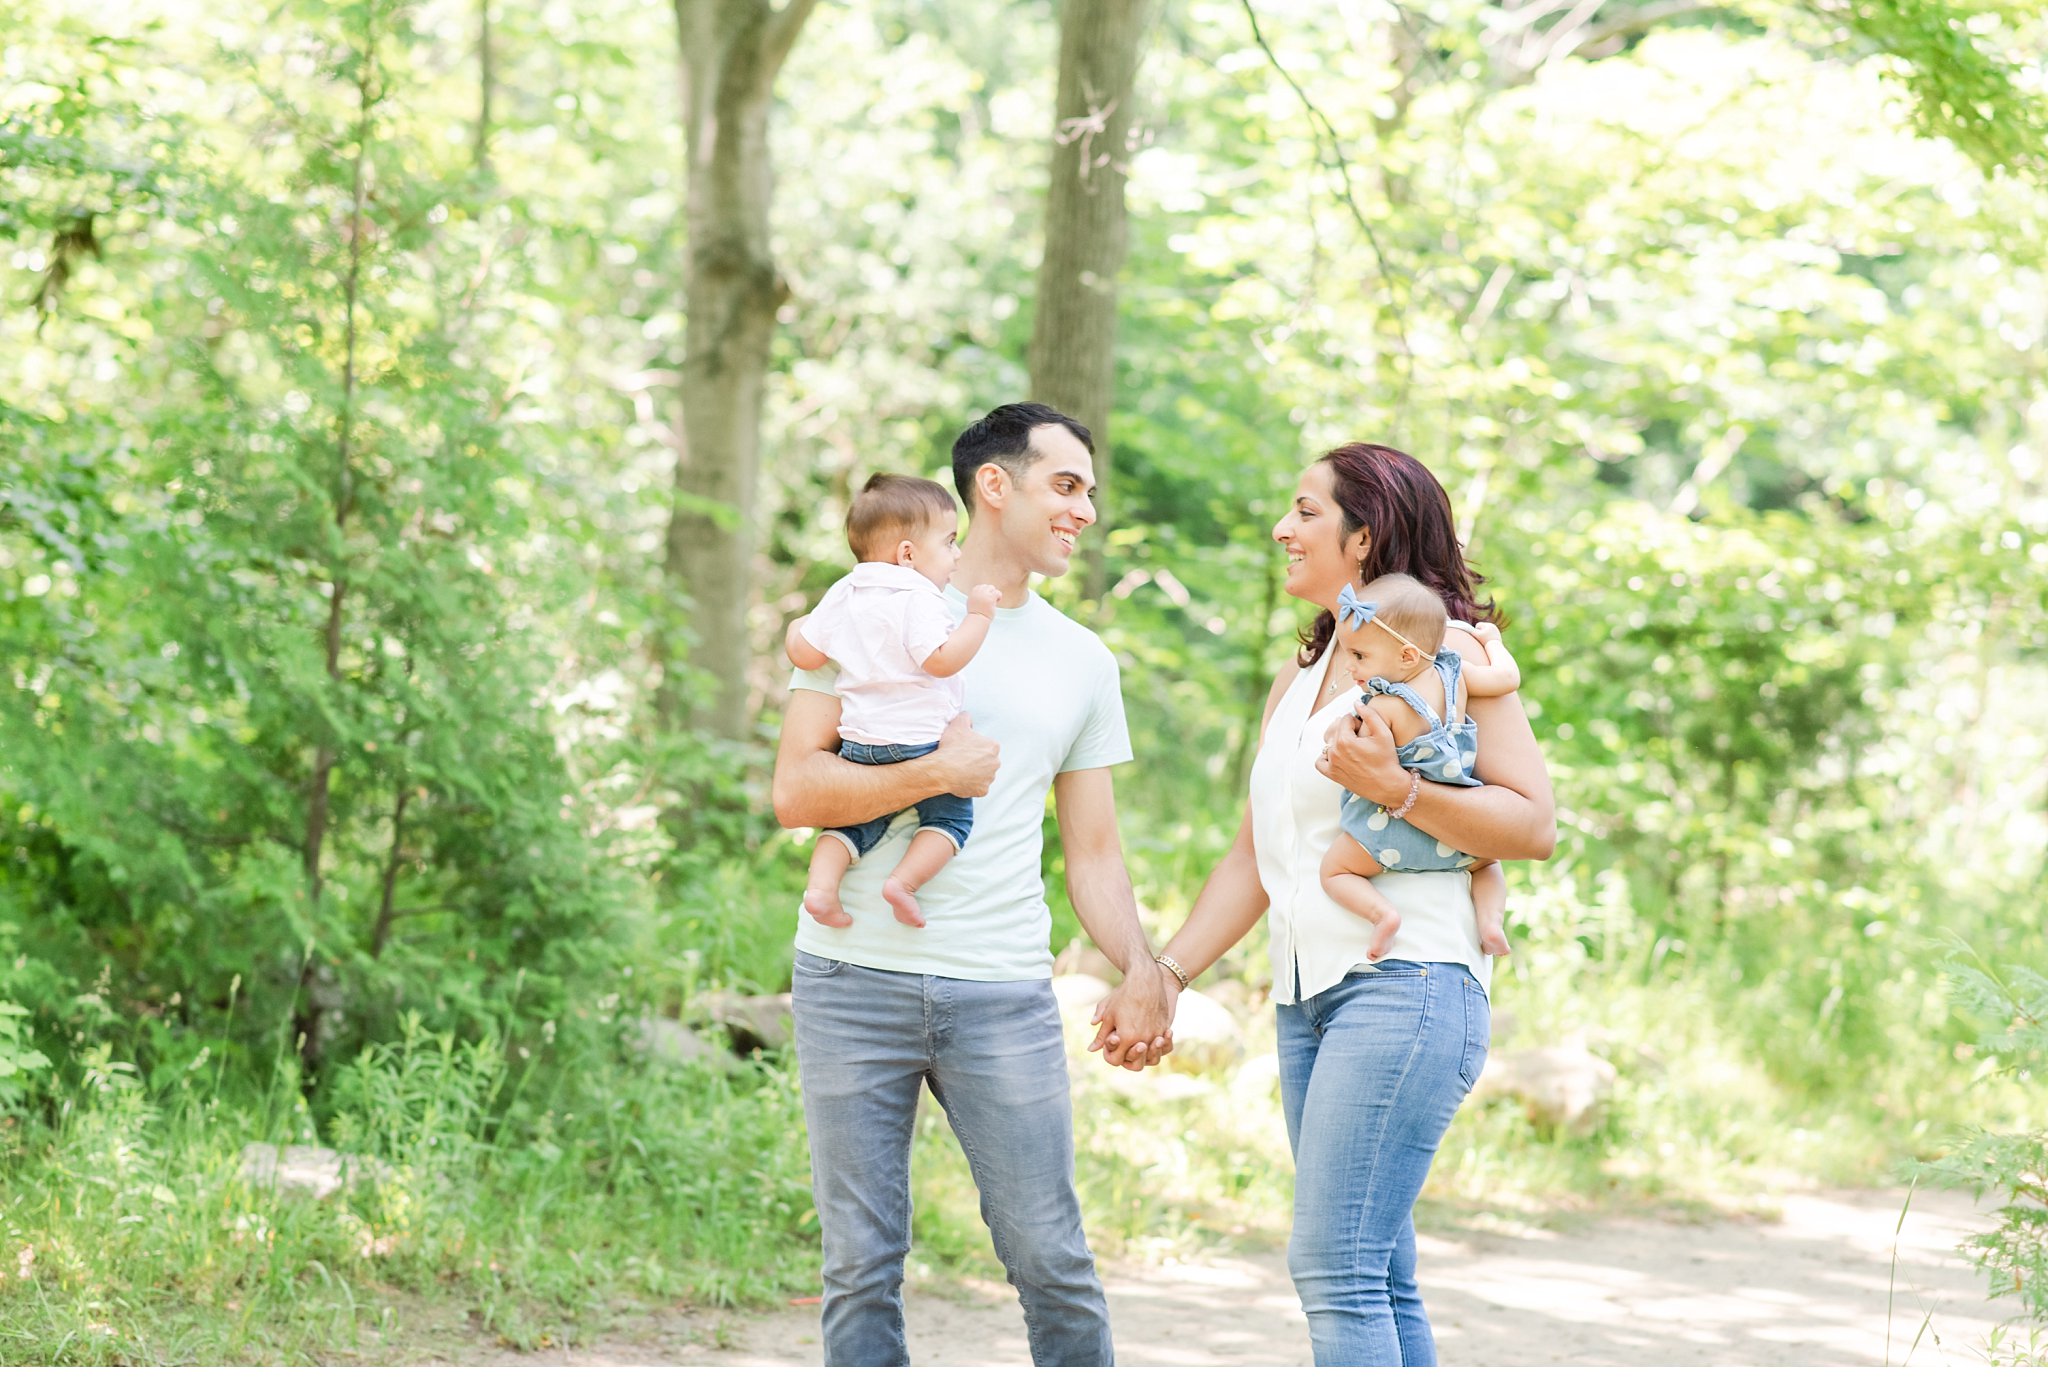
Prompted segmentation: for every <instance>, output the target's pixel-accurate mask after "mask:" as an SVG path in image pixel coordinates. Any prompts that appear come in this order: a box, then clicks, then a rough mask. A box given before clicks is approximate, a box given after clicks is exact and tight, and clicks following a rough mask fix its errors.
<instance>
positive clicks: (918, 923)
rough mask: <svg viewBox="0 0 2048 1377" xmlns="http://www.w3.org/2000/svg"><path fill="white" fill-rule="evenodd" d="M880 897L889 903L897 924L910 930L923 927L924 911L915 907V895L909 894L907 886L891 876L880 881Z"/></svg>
mask: <svg viewBox="0 0 2048 1377" xmlns="http://www.w3.org/2000/svg"><path fill="white" fill-rule="evenodd" d="M882 897H883V898H884V899H887V900H888V901H889V908H890V909H891V910H892V911H893V912H894V913H895V914H896V921H897V922H899V923H901V924H903V925H904V926H905V927H910V928H921V927H923V926H924V910H922V909H920V908H919V907H918V906H917V895H915V894H913V893H912V892H911V889H910V886H909V885H907V884H905V883H903V881H901V880H899V879H897V878H896V877H895V876H894V875H891V876H890V877H889V878H888V879H886V880H884V881H882Z"/></svg>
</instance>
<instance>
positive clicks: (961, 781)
mask: <svg viewBox="0 0 2048 1377" xmlns="http://www.w3.org/2000/svg"><path fill="white" fill-rule="evenodd" d="M1001 755H1002V748H1001V747H999V746H997V745H996V743H995V739H994V738H993V737H987V736H983V735H982V734H981V733H980V732H978V731H976V730H975V729H974V719H973V718H972V717H969V716H968V715H967V714H966V713H964V712H963V713H961V714H960V715H959V716H958V717H956V718H954V719H953V720H952V721H951V722H948V723H947V724H946V730H945V731H944V732H942V733H940V734H939V748H938V749H937V750H936V751H933V752H932V757H931V758H932V763H933V764H934V765H935V766H936V767H938V768H939V769H940V770H943V771H944V772H945V780H946V787H945V790H944V792H945V793H948V794H958V795H959V796H960V797H961V798H980V797H982V796H983V795H984V794H986V793H988V789H989V785H990V784H992V783H994V782H995V777H996V766H997V765H998V764H1000V763H1001V760H1000V757H1001Z"/></svg>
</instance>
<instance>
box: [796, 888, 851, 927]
mask: <svg viewBox="0 0 2048 1377" xmlns="http://www.w3.org/2000/svg"><path fill="white" fill-rule="evenodd" d="M804 912H805V913H808V914H810V915H811V917H812V918H813V919H814V920H815V921H817V922H820V923H823V924H824V925H825V926H826V927H828V928H850V927H852V926H853V915H852V914H850V913H848V912H847V911H846V910H845V909H843V908H841V907H840V906H839V891H838V890H836V889H807V890H805V891H804Z"/></svg>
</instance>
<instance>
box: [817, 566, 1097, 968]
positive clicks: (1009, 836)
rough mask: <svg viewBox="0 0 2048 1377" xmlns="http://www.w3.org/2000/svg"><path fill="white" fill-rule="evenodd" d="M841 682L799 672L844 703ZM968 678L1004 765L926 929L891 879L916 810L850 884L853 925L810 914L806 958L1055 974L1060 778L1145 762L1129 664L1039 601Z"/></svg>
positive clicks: (954, 598)
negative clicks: (1048, 811)
mask: <svg viewBox="0 0 2048 1377" xmlns="http://www.w3.org/2000/svg"><path fill="white" fill-rule="evenodd" d="M946 602H947V605H948V607H949V608H950V609H951V610H952V613H953V620H954V623H955V624H956V625H957V624H958V622H959V620H960V619H961V618H962V617H963V616H965V615H966V612H967V599H966V598H965V597H964V596H962V595H961V594H960V593H959V591H958V590H956V589H952V588H948V589H947V590H946ZM838 674H839V668H838V666H837V665H832V664H828V665H826V666H825V667H824V668H823V669H820V670H798V671H797V672H796V673H795V674H793V675H792V676H791V677H790V681H789V685H790V687H791V688H792V689H813V690H816V691H817V692H819V693H832V692H833V684H834V681H835V680H836V679H837V678H838ZM960 677H961V679H962V681H963V682H964V684H965V685H966V688H967V712H968V714H969V715H970V716H971V717H972V718H973V720H974V729H975V730H976V731H978V732H981V733H982V734H984V735H986V736H989V737H992V738H994V740H995V742H996V744H997V745H998V746H1000V747H1001V748H1002V761H1001V764H1000V765H999V766H998V768H997V770H996V777H995V782H994V784H993V785H991V786H990V788H989V792H988V794H987V796H986V797H983V798H978V799H976V800H974V831H973V833H972V834H971V835H970V836H969V837H968V839H967V845H966V847H965V848H964V849H962V850H961V852H960V853H959V854H958V855H956V856H955V857H953V859H952V860H950V861H948V862H947V863H946V868H945V869H944V870H941V871H940V872H939V873H938V874H937V875H936V876H934V877H933V879H932V880H931V882H930V883H929V884H927V885H925V887H924V888H923V889H921V890H919V891H918V896H917V898H918V904H919V906H920V907H921V908H922V909H923V911H924V919H925V926H924V927H922V928H911V927H905V926H904V925H903V924H901V923H899V922H897V921H896V919H895V917H894V916H893V915H892V914H891V913H890V911H889V905H888V904H887V903H885V902H884V901H883V899H882V881H883V880H885V879H887V878H888V877H889V872H890V870H892V869H893V868H894V867H895V865H896V862H897V861H898V860H900V859H901V858H902V856H903V852H904V850H905V848H907V847H908V846H909V845H910V838H911V836H912V834H913V833H914V832H915V831H916V829H917V813H916V812H915V810H906V811H905V812H903V813H902V814H900V815H899V816H898V817H897V819H896V821H895V822H894V824H892V825H891V827H890V828H889V831H888V834H887V835H886V836H884V837H883V838H882V840H881V841H880V842H878V843H876V845H875V848H874V849H873V850H872V851H870V852H868V853H867V855H865V856H863V857H862V858H861V860H860V863H859V864H858V865H855V866H854V867H853V868H852V869H851V870H849V871H847V872H846V879H845V881H844V882H843V883H842V884H841V885H840V888H839V895H840V900H841V902H842V903H843V904H844V905H845V907H846V911H847V913H849V914H850V915H852V917H853V926H851V927H846V928H828V927H826V926H824V925H823V924H821V923H818V922H816V921H814V920H813V919H812V918H811V917H810V915H809V914H807V913H805V912H804V911H803V910H802V908H801V907H799V908H798V910H797V936H796V946H797V950H798V951H802V952H808V953H809V954H811V955H812V956H816V957H820V958H822V959H824V960H827V961H850V962H852V963H853V964H855V965H857V966H870V967H873V968H875V969H877V970H885V971H909V972H912V973H915V974H918V975H943V976H951V977H953V978H955V979H959V980H1043V979H1046V978H1048V977H1050V976H1051V975H1052V952H1051V950H1050V948H1049V943H1050V941H1051V936H1052V913H1051V911H1050V910H1049V909H1047V908H1046V906H1045V880H1044V877H1043V875H1042V874H1041V873H1040V860H1041V853H1042V852H1043V850H1044V822H1045V800H1046V792H1047V791H1048V790H1049V789H1051V788H1052V781H1053V776H1055V775H1060V774H1065V773H1067V772H1068V771H1071V770H1092V769H1096V768H1098V767H1101V766H1105V765H1120V764H1122V763H1123V762H1124V761H1127V760H1129V759H1130V758H1131V738H1130V731H1129V729H1128V728H1127V727H1126V726H1125V724H1124V701H1123V694H1122V690H1121V686H1120V682H1119V676H1118V673H1117V663H1116V657H1115V656H1113V655H1111V654H1110V652H1109V647H1107V646H1105V645H1104V644H1103V643H1102V641H1101V639H1100V638H1098V637H1097V636H1096V635H1095V633H1094V632H1092V631H1089V630H1088V629H1087V628H1086V627H1083V626H1081V625H1080V624H1079V623H1078V622H1075V621H1074V620H1073V619H1072V618H1070V617H1067V616H1066V615H1065V614H1063V613H1061V612H1059V611H1057V610H1056V609H1054V608H1053V606H1052V605H1051V604H1050V603H1048V602H1046V601H1045V599H1043V598H1041V597H1039V596H1038V595H1037V594H1036V593H1031V594H1028V595H1027V596H1026V598H1025V602H1024V605H1023V606H1022V607H999V608H997V609H996V614H995V624H994V625H993V626H992V627H990V628H989V633H988V639H987V640H986V641H984V642H983V643H982V647H981V650H980V651H979V652H978V653H976V655H975V657H974V659H973V660H971V661H970V662H969V663H968V665H967V668H966V669H964V670H962V671H961V674H960ZM897 744H899V745H916V744H918V743H916V742H899V743H897ZM862 768H863V769H887V768H889V767H888V766H885V765H875V766H863V767H862ZM848 821H849V823H852V822H860V821H863V819H859V818H852V819H848Z"/></svg>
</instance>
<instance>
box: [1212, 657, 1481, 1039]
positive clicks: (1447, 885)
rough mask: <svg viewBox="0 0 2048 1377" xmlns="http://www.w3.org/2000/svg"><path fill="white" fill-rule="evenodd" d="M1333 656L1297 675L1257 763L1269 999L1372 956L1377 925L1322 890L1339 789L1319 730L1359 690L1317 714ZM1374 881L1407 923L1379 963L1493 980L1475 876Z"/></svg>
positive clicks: (1256, 818) (1256, 826)
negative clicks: (1453, 966)
mask: <svg viewBox="0 0 2048 1377" xmlns="http://www.w3.org/2000/svg"><path fill="white" fill-rule="evenodd" d="M1452 625H1454V626H1460V627H1462V626H1463V625H1464V623H1462V622H1453V623H1452ZM1334 644H1335V641H1334V638H1333V640H1332V645H1334ZM1329 658H1330V649H1329V647H1325V648H1324V651H1323V655H1322V658H1321V659H1319V660H1317V661H1316V662H1315V663H1314V664H1313V665H1311V666H1309V667H1308V668H1307V669H1304V670H1302V671H1301V672H1300V673H1299V674H1296V675H1295V676H1294V682H1293V683H1291V684H1289V685H1288V686H1287V691H1286V692H1285V693H1283V694H1282V695H1281V696H1280V702H1279V703H1278V704H1277V705H1276V706H1275V707H1274V709H1273V717H1272V720H1271V721H1269V722H1268V723H1267V724H1266V739H1265V740H1264V741H1263V742H1262V743H1260V746H1259V753H1258V755H1257V756H1256V757H1255V758H1254V759H1253V761H1252V779H1251V806H1252V849H1253V852H1254V854H1255V855H1256V856H1257V858H1258V866H1259V883H1260V884H1261V885H1263V886H1264V887H1265V890H1266V897H1267V899H1268V900H1269V901H1270V903H1271V907H1270V908H1269V909H1268V910H1267V935H1268V938H1269V940H1270V942H1271V947H1272V955H1273V998H1274V1000H1275V1001H1277V1002H1278V1003H1281V1004H1293V1003H1296V1002H1298V1001H1299V1000H1302V999H1306V998H1308V997H1309V996H1310V995H1314V994H1321V993H1322V992H1323V991H1324V990H1327V989H1329V988H1330V987H1331V986H1332V985H1335V984H1336V983H1337V982H1339V981H1340V980H1342V979H1343V978H1344V977H1345V976H1347V975H1349V974H1350V973H1351V972H1352V971H1353V970H1356V969H1358V968H1359V967H1362V966H1369V965H1371V964H1372V963H1371V962H1370V961H1368V960H1367V959H1366V949H1367V948H1368V947H1369V946H1370V945H1371V943H1372V924H1370V923H1368V922H1366V921H1365V919H1363V918H1360V917H1359V916H1358V915H1357V914H1355V913H1353V912H1351V911H1350V910H1349V909H1347V908H1345V907H1343V906H1342V905H1341V904H1339V903H1337V901H1336V900H1334V899H1332V898H1331V897H1330V896H1329V895H1327V894H1325V893H1324V892H1323V881H1322V870H1323V856H1324V853H1326V852H1327V851H1328V850H1329V849H1330V843H1331V842H1332V841H1334V840H1336V837H1337V810H1338V804H1339V801H1340V800H1341V798H1342V796H1343V789H1342V787H1341V786H1339V785H1338V784H1336V783H1335V782H1334V781H1332V780H1330V779H1329V778H1327V777H1326V776H1324V775H1323V774H1321V773H1319V772H1318V771H1317V770H1316V757H1317V756H1319V755H1321V754H1322V750H1323V733H1324V732H1326V731H1328V730H1329V727H1330V724H1331V723H1332V722H1334V721H1336V720H1337V718H1338V717H1340V716H1342V715H1343V714H1345V713H1347V712H1350V711H1351V705H1352V704H1353V703H1354V702H1355V701H1356V700H1357V695H1356V694H1354V693H1341V694H1339V695H1337V698H1336V701H1334V702H1332V703H1328V704H1326V705H1324V707H1323V710H1322V711H1321V712H1315V711H1313V709H1314V707H1315V702H1316V694H1317V692H1318V690H1319V689H1320V687H1321V685H1322V682H1323V669H1324V664H1325V662H1326V661H1328V659H1329ZM1373 884H1374V885H1375V886H1376V887H1377V888H1378V889H1379V891H1380V893H1381V894H1383V895H1385V896H1386V898H1387V900H1388V901H1389V902H1390V903H1392V904H1393V905H1394V908H1395V909H1396V910H1397V911H1398V912H1399V913H1400V915H1401V930H1400V931H1399V932H1398V933H1396V934H1395V936H1394V946H1393V949H1392V950H1391V951H1389V952H1388V953H1387V954H1386V956H1385V957H1384V958H1382V959H1383V960H1395V961H1455V962H1457V963H1458V964H1459V965H1461V966H1466V967H1469V968H1470V969H1471V971H1472V974H1473V975H1475V976H1477V977H1478V978H1479V983H1480V985H1481V986H1482V987H1483V986H1485V985H1486V984H1487V983H1488V981H1489V980H1491V978H1492V976H1493V958H1492V957H1490V956H1487V955H1486V954H1485V953H1483V952H1481V951H1480V950H1479V929H1478V925H1477V923H1476V922H1475V921H1474V919H1473V915H1472V877H1471V876H1470V875H1469V874H1467V873H1465V872H1464V871H1462V870H1452V871H1437V872H1435V873H1433V874H1416V875H1400V874H1389V875H1381V876H1380V877H1378V878H1377V879H1375V880H1374V881H1373Z"/></svg>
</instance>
